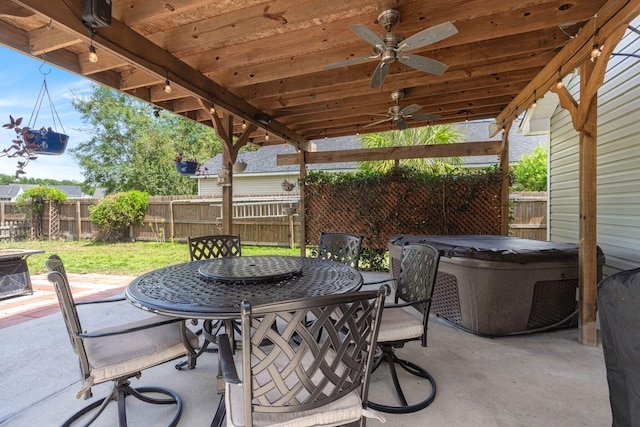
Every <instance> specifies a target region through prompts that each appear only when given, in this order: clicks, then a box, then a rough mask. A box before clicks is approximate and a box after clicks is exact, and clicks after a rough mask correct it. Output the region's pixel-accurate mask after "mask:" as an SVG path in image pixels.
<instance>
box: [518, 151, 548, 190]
mask: <svg viewBox="0 0 640 427" xmlns="http://www.w3.org/2000/svg"><path fill="white" fill-rule="evenodd" d="M547 157H548V155H547V149H546V148H545V147H544V146H542V145H539V146H537V147H536V148H535V149H534V150H533V152H532V153H531V154H527V155H524V156H522V158H521V159H520V160H519V161H518V162H517V163H516V164H515V165H513V167H512V168H511V169H512V172H513V176H514V178H515V182H514V183H513V185H512V190H513V191H547Z"/></svg>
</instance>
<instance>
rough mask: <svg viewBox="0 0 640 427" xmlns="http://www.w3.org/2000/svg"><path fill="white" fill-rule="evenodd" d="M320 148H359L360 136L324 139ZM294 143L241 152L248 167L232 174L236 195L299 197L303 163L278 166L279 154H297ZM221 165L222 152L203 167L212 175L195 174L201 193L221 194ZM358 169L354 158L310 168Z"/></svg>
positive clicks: (310, 166) (320, 143)
mask: <svg viewBox="0 0 640 427" xmlns="http://www.w3.org/2000/svg"><path fill="white" fill-rule="evenodd" d="M317 145H318V151H332V150H348V149H354V148H359V145H358V141H357V138H354V137H341V138H332V139H327V140H326V141H325V140H322V141H320V142H318V144H317ZM295 152H296V150H295V148H294V147H292V146H291V145H288V144H281V145H269V146H266V147H263V148H260V149H259V150H258V151H252V152H246V153H240V154H239V155H238V159H237V160H238V161H243V162H246V163H247V169H245V171H244V172H242V173H234V174H233V197H234V200H240V199H242V198H243V197H252V198H253V199H255V196H263V197H265V198H271V199H273V198H282V197H287V196H291V197H298V195H299V191H298V188H297V181H298V177H299V176H300V167H298V166H278V164H277V157H278V155H279V154H295ZM221 165H222V154H218V155H217V156H215V157H214V158H212V159H211V160H209V161H208V162H206V163H205V164H203V165H202V166H201V167H200V169H201V170H203V169H205V168H206V169H207V170H208V171H210V173H211V175H209V176H196V178H198V179H199V180H198V194H199V195H202V196H210V195H214V196H222V187H220V186H218V185H217V175H216V174H217V172H216V171H217V170H218V169H220V167H221ZM356 169H357V165H356V163H355V162H341V163H327V164H310V165H307V170H324V171H327V172H346V171H354V170H356ZM285 179H286V180H287V181H289V182H292V183H294V184H296V188H295V189H294V190H293V191H291V192H286V191H284V190H283V189H282V182H283V181H284V180H285Z"/></svg>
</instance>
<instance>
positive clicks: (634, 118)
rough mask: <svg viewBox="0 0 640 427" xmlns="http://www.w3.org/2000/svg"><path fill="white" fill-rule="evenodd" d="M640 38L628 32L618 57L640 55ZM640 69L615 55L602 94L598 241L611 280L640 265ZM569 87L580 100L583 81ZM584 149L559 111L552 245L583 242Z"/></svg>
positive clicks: (554, 128) (554, 132)
mask: <svg viewBox="0 0 640 427" xmlns="http://www.w3.org/2000/svg"><path fill="white" fill-rule="evenodd" d="M639 24H640V20H638V19H636V20H635V21H634V22H633V23H632V25H634V26H638V25H639ZM637 38H638V37H637V34H635V33H633V32H630V31H627V34H626V35H625V37H624V38H623V40H622V41H621V42H620V43H619V44H618V46H616V48H615V49H614V52H616V53H625V54H634V55H640V43H639V42H637ZM639 65H640V59H639V58H636V57H628V56H613V57H612V58H611V59H610V61H609V64H608V66H607V73H606V76H605V80H604V84H603V86H602V87H601V88H600V90H599V91H598V147H597V148H598V151H597V155H598V165H597V173H598V179H597V233H598V236H597V241H598V246H600V248H601V249H602V250H603V252H604V253H605V256H606V265H605V267H604V269H603V273H604V275H605V276H607V275H610V274H613V273H616V272H618V271H621V270H628V269H632V268H636V267H639V266H640V215H638V212H640V176H639V175H638V172H637V171H638V165H639V164H640V145H638V141H639V140H640V121H639V120H638V117H640V66H639ZM567 88H568V90H569V91H570V92H571V93H572V94H573V95H574V97H575V98H576V99H579V78H578V77H577V76H576V77H575V78H573V79H572V80H571V82H569V84H567ZM578 146H579V136H578V133H577V132H576V131H575V130H574V129H573V125H572V123H571V118H570V116H569V114H568V113H567V112H566V111H565V110H563V109H562V108H560V107H558V108H557V109H556V111H555V113H554V115H553V117H552V118H551V137H550V152H549V159H550V163H549V165H550V170H551V171H552V173H551V174H550V176H549V230H550V234H549V236H550V240H554V241H566V242H576V241H578V237H579V216H578V205H579V197H578V194H579V192H578V164H579V162H578V155H579V150H578Z"/></svg>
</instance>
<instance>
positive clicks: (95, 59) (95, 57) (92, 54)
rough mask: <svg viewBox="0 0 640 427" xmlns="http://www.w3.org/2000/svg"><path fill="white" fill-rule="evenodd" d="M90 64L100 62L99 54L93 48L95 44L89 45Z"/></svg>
mask: <svg viewBox="0 0 640 427" xmlns="http://www.w3.org/2000/svg"><path fill="white" fill-rule="evenodd" d="M89 62H93V63H94V64H95V63H96V62H98V54H97V53H96V48H95V47H94V46H93V43H92V44H90V45H89Z"/></svg>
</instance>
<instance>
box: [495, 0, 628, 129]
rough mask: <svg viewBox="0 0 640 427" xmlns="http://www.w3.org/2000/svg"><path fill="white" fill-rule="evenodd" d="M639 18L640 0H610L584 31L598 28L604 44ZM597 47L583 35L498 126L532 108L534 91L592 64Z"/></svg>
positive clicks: (515, 101) (598, 39)
mask: <svg viewBox="0 0 640 427" xmlns="http://www.w3.org/2000/svg"><path fill="white" fill-rule="evenodd" d="M638 14H640V0H629V1H626V2H620V1H618V0H609V1H607V3H606V4H604V5H603V6H602V7H601V8H600V10H599V11H598V13H597V14H596V16H594V17H593V18H591V19H590V20H589V22H588V23H586V24H585V25H584V28H585V29H586V28H598V31H597V35H596V37H595V42H597V43H598V44H602V42H603V41H604V40H606V39H607V38H608V37H609V36H610V35H611V34H613V33H614V32H615V31H617V30H618V29H619V28H620V27H621V26H627V25H628V24H629V23H630V22H631V20H633V19H634V18H635V17H636V16H638ZM593 43H594V34H593V32H589V31H580V32H579V33H578V34H577V35H576V36H575V37H573V38H572V39H571V40H569V41H568V42H567V44H566V45H565V46H564V47H563V48H562V50H561V51H560V53H558V54H557V55H556V56H555V58H553V60H551V61H550V62H549V63H548V64H547V65H546V66H545V67H544V69H543V70H542V71H540V73H538V75H537V76H536V77H535V78H534V79H533V80H532V81H531V83H529V84H528V85H527V87H526V88H525V89H524V90H522V92H520V94H518V96H516V97H515V98H514V99H513V101H511V103H510V104H509V105H507V107H506V108H505V109H504V110H503V111H502V112H501V113H500V114H499V115H498V117H496V119H495V122H494V123H495V124H496V125H497V124H499V123H506V122H508V121H511V120H513V119H515V118H516V117H517V116H518V115H519V114H520V113H522V112H523V111H524V110H526V109H527V108H529V106H530V105H531V103H532V102H533V98H534V91H535V92H536V93H537V94H540V95H541V94H544V93H545V92H546V91H547V90H549V89H550V88H551V86H552V85H554V84H555V82H556V81H557V79H558V70H560V74H561V76H564V75H566V74H568V73H570V72H572V71H573V70H574V69H576V68H578V67H579V66H580V65H581V64H582V63H583V62H584V61H586V60H589V55H590V53H591V46H592V45H593ZM605 47H606V46H605ZM494 129H498V126H495V127H494ZM496 132H497V130H496Z"/></svg>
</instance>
